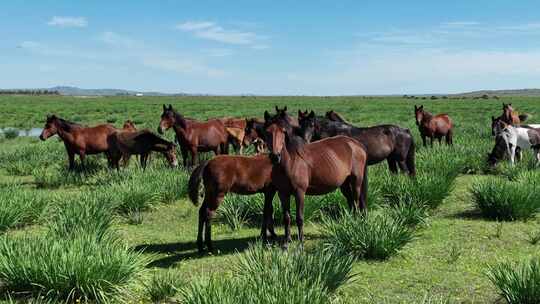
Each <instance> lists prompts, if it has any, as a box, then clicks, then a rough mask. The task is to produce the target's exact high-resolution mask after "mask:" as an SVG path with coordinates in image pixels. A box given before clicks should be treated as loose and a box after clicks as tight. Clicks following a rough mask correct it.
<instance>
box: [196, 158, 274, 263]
mask: <svg viewBox="0 0 540 304" xmlns="http://www.w3.org/2000/svg"><path fill="white" fill-rule="evenodd" d="M272 170H273V166H272V163H271V162H270V159H269V158H268V156H266V155H257V156H251V157H248V156H234V155H219V156H216V157H214V158H213V159H212V160H210V161H207V162H205V163H203V164H201V165H199V166H198V167H197V168H195V170H193V173H192V174H191V177H190V179H189V183H188V189H189V197H190V199H191V201H192V202H193V203H194V204H195V205H197V204H198V199H199V184H200V182H201V179H202V180H203V182H204V202H203V204H202V206H201V208H200V209H199V230H198V234H197V245H198V247H199V251H200V252H202V251H203V250H204V248H203V246H204V245H203V233H204V240H205V242H206V246H207V248H208V250H209V251H212V239H211V220H212V217H213V216H214V214H215V212H216V210H217V208H218V207H219V205H220V204H221V202H222V201H223V198H224V197H225V195H226V194H227V193H229V192H232V193H238V194H244V195H251V194H255V193H264V201H265V203H264V213H263V214H264V216H263V225H262V229H261V237H262V238H263V240H266V238H267V236H268V235H267V233H269V234H270V237H271V238H275V237H276V233H275V232H274V227H273V220H272V213H273V207H272V199H273V198H274V195H275V193H276V190H275V188H274V187H273V186H272Z"/></svg>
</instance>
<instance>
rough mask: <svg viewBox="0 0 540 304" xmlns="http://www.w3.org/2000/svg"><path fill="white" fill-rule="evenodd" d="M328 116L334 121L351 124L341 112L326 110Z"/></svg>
mask: <svg viewBox="0 0 540 304" xmlns="http://www.w3.org/2000/svg"><path fill="white" fill-rule="evenodd" d="M326 118H328V119H330V120H332V121H339V122H342V123H346V124H349V122H348V121H347V120H346V119H345V118H343V116H341V114H339V113H338V112H335V111H329V112H326Z"/></svg>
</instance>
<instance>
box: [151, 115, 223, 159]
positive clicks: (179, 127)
mask: <svg viewBox="0 0 540 304" xmlns="http://www.w3.org/2000/svg"><path fill="white" fill-rule="evenodd" d="M171 127H172V128H173V129H174V132H175V133H176V138H177V140H178V142H179V143H180V150H181V152H182V158H183V162H184V167H187V166H188V162H187V161H188V155H187V153H188V152H190V153H191V163H190V164H189V166H192V165H194V164H196V163H197V153H198V152H210V151H214V153H215V154H216V155H218V154H227V153H228V150H229V149H228V137H229V136H228V133H227V130H226V129H225V126H224V125H223V123H222V122H221V121H219V120H209V121H207V122H198V121H195V120H188V119H185V118H184V117H183V116H182V115H181V114H179V113H178V112H176V111H175V110H174V109H173V107H172V105H169V107H166V106H165V105H163V114H161V121H160V123H159V127H158V132H159V134H163V132H165V131H166V130H168V129H169V128H171Z"/></svg>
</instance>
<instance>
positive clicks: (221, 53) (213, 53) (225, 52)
mask: <svg viewBox="0 0 540 304" xmlns="http://www.w3.org/2000/svg"><path fill="white" fill-rule="evenodd" d="M203 53H204V54H206V55H208V56H210V57H227V56H231V55H232V54H233V51H232V50H229V49H208V50H204V51H203Z"/></svg>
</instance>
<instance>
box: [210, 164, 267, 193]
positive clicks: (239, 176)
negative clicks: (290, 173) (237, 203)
mask: <svg viewBox="0 0 540 304" xmlns="http://www.w3.org/2000/svg"><path fill="white" fill-rule="evenodd" d="M272 170H273V166H272V163H271V161H270V158H269V157H268V155H257V156H237V155H218V156H216V157H214V158H213V159H212V160H210V161H209V162H208V165H207V167H206V170H205V173H204V179H205V185H209V186H214V187H216V188H217V190H218V191H220V192H229V191H230V192H234V193H238V194H252V193H257V192H262V191H264V190H265V189H266V188H267V187H268V186H270V184H271V181H272V178H271V176H272Z"/></svg>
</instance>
